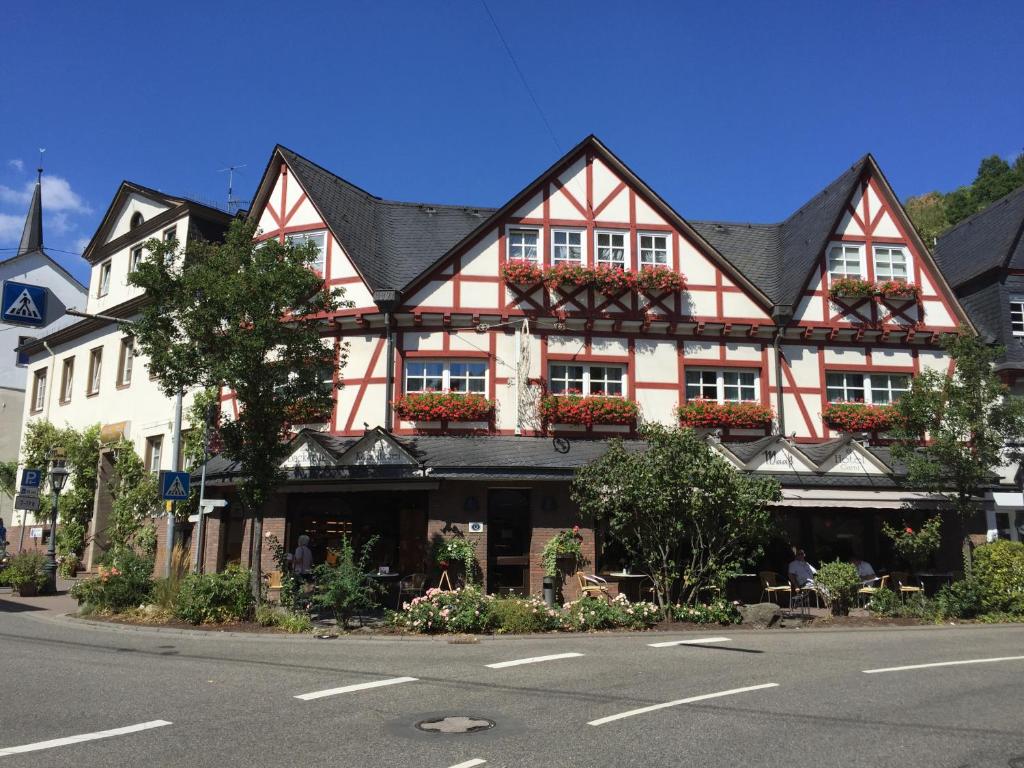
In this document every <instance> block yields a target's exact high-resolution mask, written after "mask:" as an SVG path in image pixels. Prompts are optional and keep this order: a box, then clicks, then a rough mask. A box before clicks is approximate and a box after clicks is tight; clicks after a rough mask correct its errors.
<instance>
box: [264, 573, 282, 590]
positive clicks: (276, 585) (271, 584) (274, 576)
mask: <svg viewBox="0 0 1024 768" xmlns="http://www.w3.org/2000/svg"><path fill="white" fill-rule="evenodd" d="M280 588H281V572H280V571H270V572H269V573H268V574H267V589H280Z"/></svg>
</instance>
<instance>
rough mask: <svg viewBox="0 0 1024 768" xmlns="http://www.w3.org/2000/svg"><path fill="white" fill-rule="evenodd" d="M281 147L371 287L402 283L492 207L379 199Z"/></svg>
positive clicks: (392, 286) (477, 223) (386, 287)
mask: <svg viewBox="0 0 1024 768" xmlns="http://www.w3.org/2000/svg"><path fill="white" fill-rule="evenodd" d="M279 150H280V152H281V154H282V156H283V157H284V158H285V161H286V162H287V163H288V166H289V167H290V168H291V170H292V172H293V173H294V174H295V175H296V177H297V178H298V180H299V183H300V184H302V187H303V189H304V190H305V191H306V194H307V195H308V196H309V198H310V200H312V202H313V204H314V205H315V206H316V207H317V209H318V210H319V211H320V213H321V214H322V215H323V217H324V219H325V220H326V223H327V225H328V226H329V227H330V228H331V231H332V232H333V233H334V235H335V236H336V237H337V238H338V240H339V241H340V242H341V244H342V246H343V247H344V248H345V251H346V252H347V253H348V255H349V256H350V257H351V258H352V261H353V262H354V264H355V267H356V269H358V270H359V273H360V274H361V275H362V276H363V278H364V279H365V280H366V283H367V285H368V286H369V288H370V290H372V291H377V290H389V289H390V290H401V289H402V288H405V287H406V286H407V285H408V284H409V283H410V282H412V280H414V279H415V278H416V277H418V276H419V275H420V274H421V273H422V272H423V271H424V270H426V269H427V268H428V267H430V266H431V265H432V264H434V263H436V262H437V261H438V260H439V259H440V258H441V257H442V256H443V255H444V254H446V253H447V252H448V251H449V250H450V249H451V248H452V246H454V245H455V244H456V243H458V242H459V241H460V240H462V239H463V238H464V237H465V236H466V235H468V234H469V233H470V232H472V231H473V230H474V229H476V228H477V227H478V226H480V224H481V223H483V221H484V219H485V218H486V217H487V216H488V215H490V213H491V212H492V211H493V210H494V209H492V208H479V207H467V206H455V205H435V204H432V203H402V202H396V201H392V200H383V199H381V198H379V197H376V196H375V195H371V194H370V193H369V192H367V191H366V190H363V189H360V188H359V187H357V186H356V185H354V184H352V183H350V182H348V181H345V179H342V178H341V177H339V176H335V175H334V174H333V173H331V172H330V171H328V170H326V169H324V168H321V167H320V166H319V165H317V164H316V163H314V162H312V161H310V160H308V159H306V158H305V157H303V156H302V155H299V154H298V153H296V152H293V151H292V150H290V149H286V148H285V147H279Z"/></svg>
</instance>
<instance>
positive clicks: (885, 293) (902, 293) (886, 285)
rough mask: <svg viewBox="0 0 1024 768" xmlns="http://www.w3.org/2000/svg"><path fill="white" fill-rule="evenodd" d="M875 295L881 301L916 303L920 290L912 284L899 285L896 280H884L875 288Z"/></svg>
mask: <svg viewBox="0 0 1024 768" xmlns="http://www.w3.org/2000/svg"><path fill="white" fill-rule="evenodd" d="M875 293H877V294H878V296H879V297H880V298H881V299H883V300H889V301H917V297H918V296H919V295H920V293H921V289H920V288H919V287H918V286H916V285H914V284H913V283H901V282H899V281H897V280H885V281H884V282H881V283H879V284H878V285H876V286H875Z"/></svg>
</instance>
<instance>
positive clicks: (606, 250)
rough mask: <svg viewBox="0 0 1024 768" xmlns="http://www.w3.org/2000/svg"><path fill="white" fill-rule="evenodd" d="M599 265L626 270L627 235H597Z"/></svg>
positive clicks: (619, 233)
mask: <svg viewBox="0 0 1024 768" xmlns="http://www.w3.org/2000/svg"><path fill="white" fill-rule="evenodd" d="M597 265H598V266H602V265H603V266H607V267H619V268H620V269H625V268H626V235H625V234H624V233H622V232H598V233H597Z"/></svg>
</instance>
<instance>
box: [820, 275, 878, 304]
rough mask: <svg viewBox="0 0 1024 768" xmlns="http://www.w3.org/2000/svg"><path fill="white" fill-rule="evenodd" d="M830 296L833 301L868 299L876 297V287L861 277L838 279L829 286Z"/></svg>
mask: <svg viewBox="0 0 1024 768" xmlns="http://www.w3.org/2000/svg"><path fill="white" fill-rule="evenodd" d="M828 295H829V296H830V297H831V298H833V299H835V298H848V299H849V298H855V299H867V298H870V297H872V296H874V295H875V286H873V285H872V284H871V283H869V282H868V281H867V280H861V279H860V278H859V277H837V278H836V279H834V280H833V281H832V285H831V286H829V289H828Z"/></svg>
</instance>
